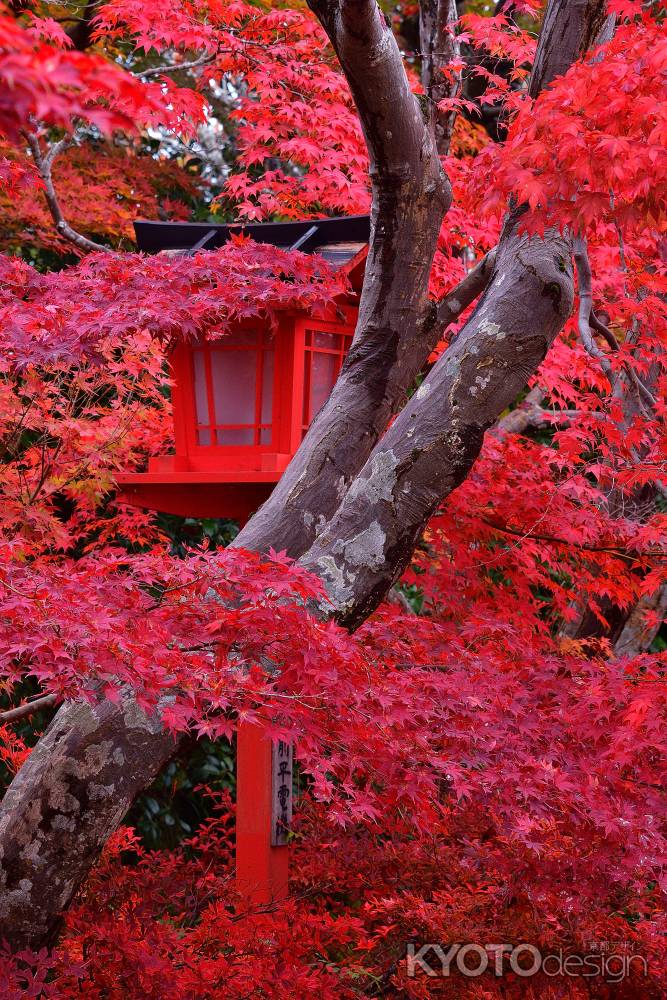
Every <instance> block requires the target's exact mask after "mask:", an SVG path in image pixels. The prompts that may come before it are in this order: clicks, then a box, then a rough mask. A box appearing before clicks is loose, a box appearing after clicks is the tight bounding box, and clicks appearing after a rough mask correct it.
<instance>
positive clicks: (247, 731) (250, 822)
mask: <svg viewBox="0 0 667 1000" xmlns="http://www.w3.org/2000/svg"><path fill="white" fill-rule="evenodd" d="M236 740H237V742H236V884H237V888H238V890H239V892H240V894H241V896H242V897H243V899H244V900H245V901H246V902H247V904H248V905H249V906H251V907H252V906H261V905H262V904H266V903H271V902H274V901H277V900H280V899H286V898H287V895H288V892H289V889H288V855H289V848H288V847H287V846H281V847H272V846H271V839H272V837H271V834H272V818H273V790H272V785H273V782H272V774H273V765H272V761H273V753H272V741H271V739H270V738H268V737H267V736H266V734H265V732H264V730H263V729H262V727H261V726H253V725H250V724H248V723H245V724H244V723H242V724H241V725H239V727H238V732H237V737H236ZM290 781H291V777H290Z"/></svg>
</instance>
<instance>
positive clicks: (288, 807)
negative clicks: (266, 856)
mask: <svg viewBox="0 0 667 1000" xmlns="http://www.w3.org/2000/svg"><path fill="white" fill-rule="evenodd" d="M293 762H294V748H293V746H292V745H291V744H289V743H285V742H284V741H283V740H278V742H277V743H274V744H273V754H272V767H271V771H272V775H271V847H284V846H285V845H286V844H287V835H288V834H289V829H290V823H291V822H292V765H293Z"/></svg>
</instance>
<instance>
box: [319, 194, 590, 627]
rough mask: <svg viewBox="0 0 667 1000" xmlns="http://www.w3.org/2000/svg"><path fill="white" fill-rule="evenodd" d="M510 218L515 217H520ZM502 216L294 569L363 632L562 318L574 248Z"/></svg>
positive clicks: (569, 298)
mask: <svg viewBox="0 0 667 1000" xmlns="http://www.w3.org/2000/svg"><path fill="white" fill-rule="evenodd" d="M517 214H518V213H517ZM517 225H518V220H517V218H516V215H515V216H513V217H512V218H510V220H508V222H507V224H506V226H505V232H504V234H503V236H502V238H501V241H500V244H499V246H498V250H497V253H496V262H495V270H494V275H493V278H492V281H491V284H490V285H489V286H488V288H487V290H486V292H485V293H484V296H483V299H482V301H481V303H480V305H479V306H478V308H477V310H476V311H475V313H474V315H473V316H472V317H471V319H470V320H469V322H468V323H467V324H466V325H465V327H464V328H463V330H462V331H461V333H460V334H459V335H458V337H457V338H456V340H455V341H454V343H453V344H452V345H451V347H450V348H449V349H448V350H447V351H446V352H445V354H443V356H442V357H441V358H440V360H439V361H438V363H437V364H436V365H435V367H434V368H433V370H432V371H431V373H430V374H429V376H428V378H427V379H426V380H425V381H424V382H423V383H422V385H421V386H420V387H419V389H418V390H417V392H416V393H415V394H414V396H413V397H412V399H411V400H410V402H409V403H408V405H407V406H406V407H405V408H404V409H403V410H402V411H401V413H400V415H399V416H398V417H397V419H396V420H395V421H394V423H393V424H392V426H391V427H390V428H389V430H388V431H387V433H386V434H385V435H384V437H383V438H382V440H381V441H380V443H379V444H378V445H377V446H376V448H375V449H374V451H373V452H372V454H371V456H370V458H369V460H368V462H367V463H366V465H365V466H364V468H363V469H362V470H361V472H360V474H359V476H358V477H357V479H355V481H354V482H353V484H352V486H351V487H350V489H349V490H348V492H347V494H346V495H345V498H344V500H343V502H342V504H341V506H340V507H339V509H338V510H337V512H336V514H335V516H334V517H333V518H332V520H331V521H330V522H329V524H328V525H327V526H326V528H325V529H324V531H323V532H322V533H321V534H320V535H319V536H318V537H317V539H316V541H315V543H314V545H313V546H312V547H311V549H310V550H309V551H308V552H307V553H306V555H305V556H303V557H302V559H301V562H302V563H303V564H304V565H305V566H307V567H308V568H309V569H311V570H312V571H313V572H315V573H317V574H318V576H320V577H321V578H322V579H323V580H324V582H325V584H326V587H327V592H328V594H329V597H330V599H331V601H332V603H333V605H334V608H335V613H336V617H337V618H338V620H339V621H340V622H342V623H344V624H345V625H347V626H348V627H356V626H357V625H359V624H360V623H361V622H362V621H363V620H364V619H365V618H366V617H367V616H368V615H369V614H370V613H371V612H372V611H373V610H374V609H375V608H376V607H377V605H378V604H379V603H380V601H381V600H382V599H383V597H384V595H385V594H386V592H387V590H388V588H389V587H390V586H391V585H392V584H393V582H394V580H395V579H396V578H397V577H398V576H399V575H400V573H401V572H402V571H403V569H404V568H405V566H406V565H407V563H408V562H409V560H410V557H411V555H412V552H413V551H414V547H415V545H416V543H417V541H418V539H419V537H420V535H421V533H422V531H423V529H424V526H425V524H426V522H427V521H428V519H429V517H430V516H431V514H433V512H434V511H435V509H436V508H437V507H438V505H439V504H440V503H441V501H442V500H443V498H444V497H446V496H448V495H449V494H450V493H451V492H452V490H454V489H455V488H456V487H457V486H458V485H459V484H460V483H461V482H462V481H463V479H465V477H466V476H467V474H468V472H469V471H470V469H471V467H472V464H473V462H474V461H475V459H476V458H477V456H478V454H479V451H480V449H481V446H482V441H483V438H484V432H485V430H486V429H487V428H488V427H490V426H491V425H492V424H493V423H495V421H496V420H497V419H498V417H499V416H500V414H501V413H502V411H503V410H504V409H505V408H506V407H507V406H509V404H510V403H512V402H513V401H514V400H515V399H516V397H517V395H518V393H519V392H520V391H521V389H522V388H523V387H524V385H525V384H526V381H527V379H528V378H529V377H530V375H531V374H533V373H534V372H535V371H536V370H537V368H538V367H539V365H540V363H541V362H542V360H543V359H544V356H545V354H546V352H547V350H548V348H549V346H550V345H551V343H552V342H553V340H554V339H555V337H556V336H557V334H558V333H559V332H560V330H561V329H562V327H563V325H564V323H565V320H566V319H567V318H568V316H569V315H570V312H571V309H572V303H573V299H574V288H573V273H572V264H571V246H570V242H569V241H568V240H567V239H566V238H564V237H563V236H560V235H559V234H558V233H550V234H549V233H548V234H546V235H545V237H544V239H539V238H532V239H529V238H528V237H527V236H519V235H517Z"/></svg>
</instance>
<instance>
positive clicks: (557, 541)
mask: <svg viewBox="0 0 667 1000" xmlns="http://www.w3.org/2000/svg"><path fill="white" fill-rule="evenodd" d="M480 521H483V522H484V524H488V526H489V527H490V528H493V529H494V531H500V532H502V533H503V534H505V535H514V536H516V537H517V538H521V539H522V540H523V539H525V540H529V539H532V540H534V541H538V542H552V543H553V544H554V545H563V546H565V547H566V548H570V549H583V550H584V551H585V552H608V553H609V554H610V555H614V556H618V557H619V558H620V559H627V560H629V561H631V562H634V561H635V560H636V559H641V558H646V559H667V551H665V552H663V551H661V550H660V549H655V550H653V549H648V550H645V551H640V550H638V549H637V550H633V549H632V548H629V549H627V550H626V549H622V548H620V547H619V546H617V545H586V544H585V542H573V541H569V540H568V539H567V538H558V537H557V536H556V535H544V534H538V533H537V532H533V531H531V530H530V529H529V530H528V531H521V530H520V529H518V528H510V527H508V525H506V524H498V522H497V521H493V520H492V519H491V518H489V517H480Z"/></svg>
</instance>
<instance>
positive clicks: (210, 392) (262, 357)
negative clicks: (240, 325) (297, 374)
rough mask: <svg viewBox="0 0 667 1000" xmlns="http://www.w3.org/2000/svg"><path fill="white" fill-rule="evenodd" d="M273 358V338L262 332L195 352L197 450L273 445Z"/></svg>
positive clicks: (234, 337)
mask: <svg viewBox="0 0 667 1000" xmlns="http://www.w3.org/2000/svg"><path fill="white" fill-rule="evenodd" d="M274 355H275V351H274V344H273V338H272V337H270V336H269V335H268V334H267V333H264V332H263V331H258V330H248V331H239V332H237V333H234V334H229V335H227V336H225V337H223V338H221V339H220V340H217V341H212V342H208V343H204V344H201V345H200V346H198V347H197V348H196V349H195V350H193V375H194V395H195V411H196V415H197V438H196V440H197V444H198V445H200V446H204V447H207V446H211V445H218V446H221V445H223V446H229V445H232V446H234V445H237V446H239V445H240V446H248V445H257V444H262V445H269V444H271V438H272V433H271V431H272V426H271V425H272V419H273V375H274Z"/></svg>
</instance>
